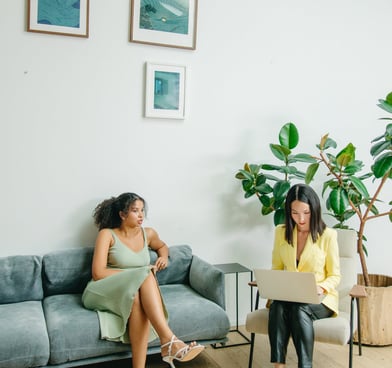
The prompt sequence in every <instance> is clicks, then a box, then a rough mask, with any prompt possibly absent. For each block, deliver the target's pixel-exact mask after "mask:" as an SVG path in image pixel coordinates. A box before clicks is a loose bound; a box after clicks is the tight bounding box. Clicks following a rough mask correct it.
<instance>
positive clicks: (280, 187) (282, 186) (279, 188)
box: [273, 180, 290, 199]
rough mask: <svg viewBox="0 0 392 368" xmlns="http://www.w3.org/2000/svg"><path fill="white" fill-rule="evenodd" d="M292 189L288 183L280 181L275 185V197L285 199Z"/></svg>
mask: <svg viewBox="0 0 392 368" xmlns="http://www.w3.org/2000/svg"><path fill="white" fill-rule="evenodd" d="M289 189H290V183H289V182H288V181H284V180H281V181H278V182H277V183H276V184H275V185H274V192H273V193H274V197H275V198H278V199H279V198H285V197H286V194H287V192H288V191H289Z"/></svg>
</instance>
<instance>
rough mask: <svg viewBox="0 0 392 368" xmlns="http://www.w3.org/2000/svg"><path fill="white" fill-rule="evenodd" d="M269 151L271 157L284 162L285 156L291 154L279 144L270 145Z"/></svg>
mask: <svg viewBox="0 0 392 368" xmlns="http://www.w3.org/2000/svg"><path fill="white" fill-rule="evenodd" d="M270 149H271V152H272V153H273V155H274V156H275V157H276V158H277V159H279V160H281V161H286V158H287V156H288V155H289V154H290V153H291V151H290V150H289V149H288V148H286V147H283V146H280V145H279V144H270Z"/></svg>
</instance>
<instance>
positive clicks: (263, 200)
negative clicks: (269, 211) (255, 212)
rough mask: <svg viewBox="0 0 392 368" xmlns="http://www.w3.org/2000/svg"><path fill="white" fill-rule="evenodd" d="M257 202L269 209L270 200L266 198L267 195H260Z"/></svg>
mask: <svg viewBox="0 0 392 368" xmlns="http://www.w3.org/2000/svg"><path fill="white" fill-rule="evenodd" d="M259 201H260V202H261V204H262V205H263V206H265V207H271V199H270V197H268V196H267V195H261V196H260V197H259Z"/></svg>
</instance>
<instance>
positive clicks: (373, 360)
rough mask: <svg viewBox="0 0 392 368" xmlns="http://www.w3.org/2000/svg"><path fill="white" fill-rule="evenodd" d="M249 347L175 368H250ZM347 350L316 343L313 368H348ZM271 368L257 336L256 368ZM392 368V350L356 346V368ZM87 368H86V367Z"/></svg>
mask: <svg viewBox="0 0 392 368" xmlns="http://www.w3.org/2000/svg"><path fill="white" fill-rule="evenodd" d="M229 337H230V342H233V343H236V342H243V341H244V340H243V339H242V337H241V336H240V335H238V334H237V333H235V332H231V333H230V334H229ZM249 346H250V345H242V346H235V347H228V348H224V349H214V348H213V347H211V346H207V347H206V349H205V351H204V352H203V353H201V354H200V355H199V356H198V357H197V358H195V359H194V360H192V361H190V362H187V363H175V364H176V368H248V359H249ZM348 351H349V347H348V345H347V346H337V345H331V344H322V343H317V342H316V343H315V349H314V356H313V367H314V368H347V367H348ZM168 367H169V365H168V364H166V363H163V362H162V360H161V358H160V356H159V354H157V355H152V356H149V357H148V358H147V365H146V368H168ZM267 367H272V364H271V363H270V362H269V343H268V338H267V336H262V335H257V336H256V343H255V353H254V360H253V368H267ZM286 367H287V368H296V367H297V359H296V353H295V350H294V347H293V345H292V343H290V345H289V349H288V354H287V362H286ZM376 367H377V368H391V367H392V346H386V347H369V346H363V347H362V356H358V346H357V345H354V362H353V368H376ZM85 368H86V366H85ZM89 368H131V361H130V360H122V361H117V362H110V363H101V364H96V365H93V366H89Z"/></svg>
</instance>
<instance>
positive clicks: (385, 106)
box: [377, 95, 392, 114]
mask: <svg viewBox="0 0 392 368" xmlns="http://www.w3.org/2000/svg"><path fill="white" fill-rule="evenodd" d="M388 96H389V95H388ZM378 102H379V103H378V104H377V106H378V107H380V108H381V109H383V110H385V111H386V112H390V113H391V114H392V104H391V103H390V102H388V101H386V100H382V99H380V100H378Z"/></svg>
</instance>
